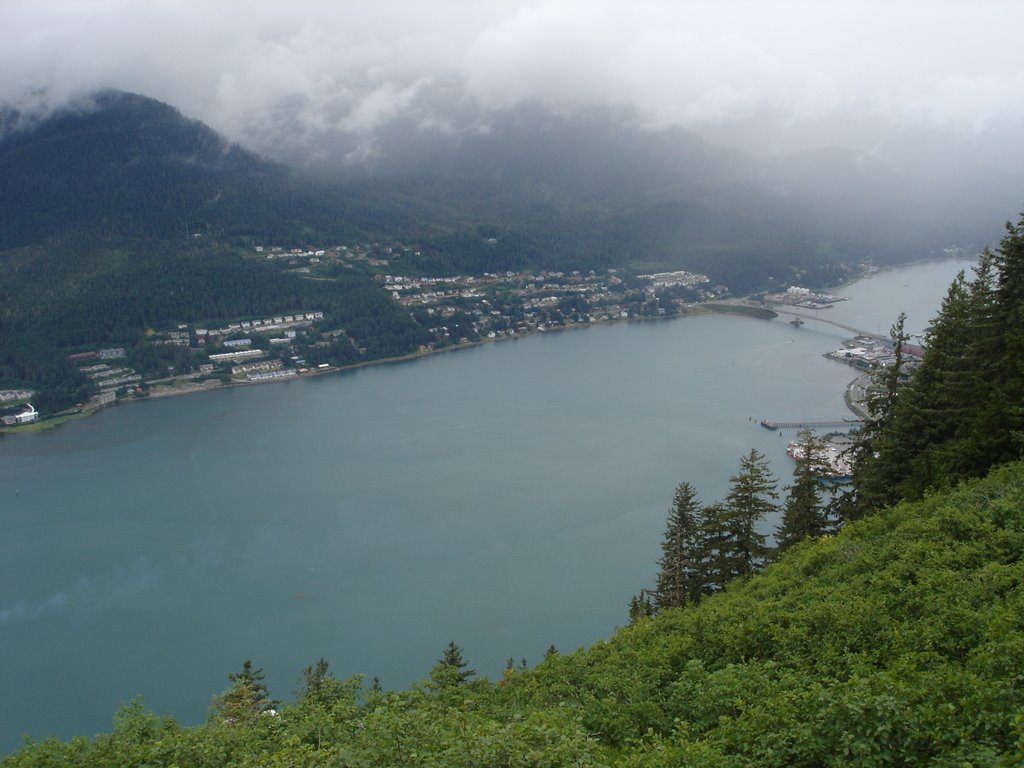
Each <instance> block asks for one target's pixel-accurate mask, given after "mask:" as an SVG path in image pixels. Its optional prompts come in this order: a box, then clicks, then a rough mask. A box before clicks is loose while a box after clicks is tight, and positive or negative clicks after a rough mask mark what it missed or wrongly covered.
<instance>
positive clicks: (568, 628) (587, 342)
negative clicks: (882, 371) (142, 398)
mask: <svg viewBox="0 0 1024 768" xmlns="http://www.w3.org/2000/svg"><path fill="white" fill-rule="evenodd" d="M962 266H964V263H956V262H950V261H947V262H929V263H922V264H917V265H913V266H909V267H904V268H900V269H897V270H892V271H887V272H883V273H881V274H879V275H876V276H874V277H872V278H870V279H867V280H862V281H859V282H857V283H854V284H852V285H850V286H847V287H845V288H843V289H837V292H838V293H841V294H843V295H847V296H849V297H850V300H849V301H847V302H843V303H842V304H839V305H837V306H835V307H834V308H832V309H829V310H822V312H823V313H825V312H827V313H831V315H830V316H831V317H834V318H836V319H837V320H840V321H841V322H844V323H847V324H850V325H853V326H856V327H863V328H865V330H872V331H879V330H880V331H881V332H883V333H884V332H885V330H886V329H887V328H888V326H889V324H891V322H892V320H893V319H894V318H895V316H896V314H897V313H898V312H899V311H900V310H906V311H907V312H908V314H909V320H908V328H910V329H912V330H921V329H923V328H924V326H925V325H926V324H927V322H928V319H929V318H930V317H931V315H933V314H934V310H935V309H936V308H937V307H938V305H939V301H940V299H941V297H942V295H943V294H944V293H945V288H946V287H947V286H948V284H949V282H950V280H951V279H952V278H953V276H954V275H955V273H956V271H957V270H958V269H959V268H961V267H962ZM823 316H824V315H823ZM846 335H848V334H844V332H842V331H840V330H839V329H836V328H831V327H829V326H827V325H825V324H822V323H814V322H808V323H807V324H805V325H804V326H803V327H801V328H796V327H794V326H792V325H789V324H788V323H786V322H785V321H784V320H783V319H777V320H774V321H761V320H753V319H748V318H743V317H732V316H701V317H691V318H681V319H675V320H667V321H657V322H643V323H622V324H614V325H606V326H599V327H594V328H589V329H585V330H577V331H566V332H561V333H554V334H547V335H535V336H531V337H529V338H524V339H518V340H515V341H506V342H501V343H497V344H488V345H484V346H480V347H475V348H472V349H467V350H460V351H457V352H453V353H449V354H441V355H435V356H432V357H428V358H423V359H419V360H416V361H412V362H407V363H401V364H395V365H382V366H376V367H371V368H365V369H361V370H357V371H353V372H349V373H343V374H338V375H334V376H325V377H318V378H314V379H310V380H297V381H289V382H284V383H278V384H270V385H261V386H253V387H246V388H238V389H231V390H222V391H213V392H207V393H202V394H196V395H191V396H186V397H180V398H170V399H164V400H159V401H152V402H146V403H139V404H133V405H128V406H121V407H116V408H111V409H108V410H106V411H104V412H101V413H100V414H98V415H96V416H94V417H92V418H90V419H87V420H83V421H79V422H73V423H68V424H66V425H64V426H62V427H60V428H58V429H54V430H50V431H46V432H42V433H38V434H32V435H21V436H17V437H7V438H5V439H2V440H0V690H2V691H3V692H4V695H3V696H2V697H0V752H6V751H8V750H10V749H12V748H14V747H15V746H17V744H18V743H19V739H20V735H21V734H23V733H27V734H29V735H31V736H33V737H42V736H45V735H47V734H51V733H53V734H56V735H59V736H61V737H68V736H70V735H72V734H79V733H80V734H92V733H95V732H97V731H100V730H108V729H109V727H110V718H111V716H112V715H113V713H114V711H115V710H116V709H117V707H118V706H119V705H120V704H121V703H123V702H125V701H127V700H129V699H131V698H133V697H136V696H139V695H142V696H144V701H145V703H146V704H147V706H149V707H150V708H151V709H153V710H155V711H157V712H158V713H160V714H170V715H174V716H175V717H177V718H178V719H180V720H182V721H184V722H189V723H191V722H198V721H201V720H202V719H203V718H204V717H205V715H206V712H207V708H208V706H209V702H210V697H211V696H212V695H213V694H215V693H217V692H218V691H220V690H222V689H223V688H225V687H226V686H227V684H228V683H227V678H226V675H227V673H228V672H231V671H235V670H237V669H238V668H240V666H241V663H242V661H243V660H245V659H247V658H251V659H252V660H253V661H254V663H255V664H256V665H257V666H261V667H263V668H264V669H265V670H266V673H267V680H268V682H269V684H270V686H271V690H272V692H273V693H274V694H275V695H276V696H277V697H278V698H284V699H289V698H290V697H291V692H292V690H293V689H294V688H296V687H297V684H298V679H299V676H300V672H301V670H302V668H303V667H304V666H305V665H307V664H310V663H313V662H315V661H316V660H317V659H318V658H319V657H320V656H324V657H326V658H327V659H328V661H329V662H330V663H331V667H332V670H333V671H334V672H335V674H337V675H339V676H347V675H349V674H356V673H363V674H365V675H367V677H370V676H374V675H376V676H379V677H380V678H381V680H382V682H383V683H384V685H385V686H389V687H404V686H406V685H408V684H409V683H410V682H412V681H414V680H417V679H420V678H423V677H425V676H426V675H427V674H428V673H429V670H430V668H431V666H432V665H433V663H434V661H435V660H436V659H437V658H438V656H439V655H440V653H441V650H442V649H443V647H444V645H445V644H447V642H448V641H449V640H455V641H456V642H457V643H459V645H461V646H462V647H463V648H464V651H465V655H466V657H467V658H468V659H469V660H470V661H471V662H472V663H473V665H474V666H475V668H476V669H477V670H478V671H479V672H480V673H481V674H485V675H488V676H490V677H492V678H494V677H495V676H497V675H498V674H499V673H500V670H501V668H502V666H503V661H504V659H506V658H507V657H509V656H513V657H515V658H517V659H518V658H520V657H526V658H527V660H528V661H529V662H530V663H533V662H536V661H538V660H539V659H540V657H541V656H542V654H543V652H544V650H545V649H546V648H547V647H548V646H549V645H550V644H555V645H556V646H557V647H558V648H560V649H561V650H563V651H566V650H572V649H574V648H576V647H578V646H580V645H585V644H589V643H592V642H594V641H595V640H598V639H601V638H604V637H607V636H608V635H610V634H611V633H612V631H613V630H614V628H615V627H616V626H617V625H621V624H623V623H625V621H626V609H627V604H628V601H629V597H630V596H631V595H632V594H634V593H635V592H637V591H638V590H639V589H640V588H641V587H644V586H648V585H649V584H650V583H651V580H652V577H653V573H654V570H655V561H656V559H657V557H658V553H659V551H658V546H659V540H660V536H661V532H662V528H663V524H664V519H665V510H666V509H667V507H668V504H669V502H670V501H671V497H672V491H673V488H674V487H675V485H676V484H677V483H679V482H680V481H682V480H689V481H691V482H692V483H693V484H694V485H695V486H696V487H697V489H698V490H699V492H700V494H701V497H702V499H703V500H704V501H706V502H710V501H713V500H715V499H718V498H720V497H721V496H722V495H723V494H724V492H725V489H726V487H727V485H728V479H729V476H730V474H732V473H733V472H735V470H736V467H737V465H738V461H739V458H740V456H742V455H743V454H745V453H746V452H748V451H749V450H750V449H751V448H757V449H759V450H761V451H764V452H765V453H766V454H767V455H768V456H769V458H770V460H771V462H772V466H773V468H774V470H775V472H776V474H777V475H778V476H779V477H780V478H782V480H783V482H785V481H786V480H788V477H789V472H790V471H791V464H790V460H789V459H788V457H787V456H786V455H785V443H786V441H787V438H789V437H791V434H789V435H780V434H777V433H773V432H769V431H767V430H765V429H762V428H761V427H759V426H758V424H757V420H758V419H761V418H772V419H775V420H798V419H815V420H818V419H841V418H844V417H848V416H849V415H850V414H849V413H848V411H847V410H846V408H845V405H844V403H843V391H844V388H845V385H846V384H847V382H848V381H849V380H850V379H851V378H853V371H852V370H851V369H849V368H846V367H844V366H843V365H840V364H838V363H835V362H831V361H829V360H826V359H825V358H824V357H822V354H823V353H824V352H827V351H829V350H830V349H832V348H834V347H836V346H838V344H839V343H840V342H841V340H842V339H843V338H844V337H845V336H846ZM773 526H774V521H771V522H769V523H767V524H766V530H771V528H772V527H773Z"/></svg>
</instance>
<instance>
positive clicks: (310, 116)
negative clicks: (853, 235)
mask: <svg viewBox="0 0 1024 768" xmlns="http://www.w3.org/2000/svg"><path fill="white" fill-rule="evenodd" d="M0 28H2V29H3V30H4V44H3V46H0V101H4V102H13V103H15V104H21V105H26V104H28V103H30V101H31V100H32V99H33V98H35V97H36V96H37V95H38V94H39V93H40V92H45V93H46V94H47V99H48V101H49V103H51V104H53V103H59V102H60V101H61V100H63V99H64V98H66V97H68V96H69V95H73V94H77V93H81V92H83V91H87V90H89V89H94V88H100V87H114V88H120V89H124V90H129V91H135V92H139V93H143V94H145V95H149V96H153V97H155V98H158V99H160V100H162V101H166V102H169V103H171V104H173V105H174V106H176V107H178V108H179V109H181V110H182V111H183V112H184V113H186V114H187V115H190V116H193V117H197V118H200V119H202V120H204V121H206V122H207V123H209V124H210V125H212V126H213V127H214V128H216V129H218V130H219V131H221V132H223V133H225V134H227V135H228V136H230V137H232V138H235V139H240V140H242V141H244V142H246V143H249V144H257V145H258V144H260V142H261V138H260V137H261V136H266V135H269V134H270V133H272V131H273V130H274V126H275V125H276V126H280V125H283V124H287V125H293V126H297V127H300V128H302V129H303V130H306V131H310V132H312V133H316V132H317V131H321V130H326V129H342V130H345V131H349V132H364V133H365V132H372V130H373V129H374V128H375V127H376V126H378V125H380V124H381V123H384V122H387V121H388V120H390V119H393V118H394V117H396V116H399V115H412V116H414V117H415V118H416V119H417V120H420V121H421V122H422V123H424V124H428V125H431V126H434V127H437V128H441V129H445V128H449V129H450V128H453V127H455V128H457V127H459V126H457V125H455V122H456V121H455V120H454V118H453V117H452V115H451V114H448V113H447V112H446V110H445V109H444V108H438V107H436V106H435V105H436V104H437V99H436V95H437V93H438V92H443V93H444V94H446V96H447V98H448V100H449V105H450V104H451V103H453V102H456V103H459V104H461V105H462V107H463V108H464V110H466V111H473V110H475V109H476V108H478V107H483V108H485V109H492V108H500V107H514V106H515V105H516V104H517V103H520V102H522V101H525V100H532V101H541V102H544V103H547V104H549V105H551V106H553V107H556V108H558V109H560V110H574V109H578V108H582V107H587V106H591V105H613V106H629V107H633V108H635V109H636V110H637V115H638V117H639V119H640V120H641V121H642V122H643V123H644V124H645V125H648V126H651V127H661V126H666V125H681V126H685V127H689V128H695V129H698V130H701V129H703V130H705V131H707V130H708V129H716V128H717V127H721V126H730V125H740V126H742V125H747V126H748V127H749V126H751V125H758V124H760V123H759V121H762V120H765V119H770V120H771V121H772V125H773V126H774V128H773V131H774V132H775V133H774V134H773V135H777V134H778V132H779V131H783V132H789V133H790V134H792V135H794V136H796V135H801V134H804V135H806V137H808V140H816V141H822V140H824V139H822V137H821V136H817V135H815V131H818V133H820V131H821V128H822V126H831V129H836V128H837V126H842V125H845V126H856V127H859V128H864V127H870V126H872V125H875V126H877V125H880V124H884V125H887V126H888V125H896V126H903V127H906V126H919V125H927V126H931V127H938V128H940V129H942V130H949V131H954V132H957V133H961V134H966V135H971V136H983V135H984V134H985V133H986V132H990V131H991V132H1000V131H1001V132H1003V133H1005V132H1006V131H1007V129H1008V128H1017V127H1020V126H1021V125H1024V53H1022V51H1024V45H1022V43H1021V35H1022V30H1024V2H1020V0H1004V1H999V0H969V1H964V2H942V0H928V1H924V0H921V1H920V2H901V0H865V1H864V2H847V1H845V0H835V1H832V0H829V1H827V2H826V1H825V0H818V1H816V2H810V1H808V2H772V1H771V0H716V1H715V2H693V1H692V0H674V1H673V2H643V0H537V1H536V2H512V1H510V0H466V1H461V0H370V1H369V2H368V1H367V0H359V2H350V1H349V0H335V1H334V2H330V1H328V0H324V1H323V2H313V1H311V0H287V2H285V1H282V0H278V1H276V2H269V1H268V0H245V1H244V2H242V1H239V2H227V1H225V0H203V1H202V2H199V1H194V0H178V1H177V2H174V1H171V0H0ZM766 135H767V134H766Z"/></svg>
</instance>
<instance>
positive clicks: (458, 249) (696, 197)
mask: <svg viewBox="0 0 1024 768" xmlns="http://www.w3.org/2000/svg"><path fill="white" fill-rule="evenodd" d="M465 120H466V123H467V124H468V125H470V127H467V128H464V129H463V130H449V131H438V130H435V129H432V128H429V127H428V128H424V127H423V126H420V125H417V124H416V123H415V122H414V121H412V120H409V119H397V120H395V121H393V122H391V123H388V124H387V125H385V126H383V127H380V128H379V129H378V130H377V132H376V133H375V134H374V135H373V142H372V151H370V152H368V153H367V154H366V155H365V156H364V157H362V159H361V161H360V162H357V163H355V162H352V160H351V158H352V153H353V152H354V151H355V149H354V147H355V145H354V144H352V143H349V144H346V143H345V141H346V139H347V140H348V141H349V142H351V141H353V137H351V136H346V135H343V134H341V133H338V132H335V133H331V132H327V133H325V134H324V136H322V137H321V141H322V146H323V147H326V148H327V151H326V155H325V158H322V162H321V163H320V165H319V172H320V173H322V174H328V175H330V176H331V177H332V178H334V179H341V180H342V181H341V183H342V185H343V187H344V188H345V189H346V191H347V194H348V195H349V196H350V197H353V198H354V197H359V198H361V199H363V200H364V201H369V200H374V201H375V205H374V207H375V208H376V209H377V210H384V209H386V207H387V205H388V201H389V200H391V201H392V202H394V201H398V200H402V201H403V202H402V205H401V206H400V210H401V211H403V212H404V213H406V214H408V219H407V221H409V222H410V223H413V224H415V225H416V229H415V230H414V231H415V232H416V238H417V239H418V240H419V241H422V242H423V244H424V246H425V248H424V251H425V253H427V254H429V255H428V260H427V261H426V262H424V264H423V266H424V268H427V269H434V268H450V269H463V270H466V269H473V268H477V269H479V268H481V267H483V268H487V265H488V259H494V260H495V261H494V263H493V264H491V266H492V267H493V268H505V267H509V268H511V267H517V266H523V265H530V264H534V265H538V264H539V265H542V266H562V267H570V266H571V267H573V268H586V267H604V266H624V265H631V266H635V267H642V268H645V269H646V268H662V267H664V268H669V267H684V268H694V269H699V270H700V271H705V272H708V273H709V274H711V275H712V276H713V277H715V278H716V279H717V280H718V281H720V282H725V283H728V284H730V285H732V286H734V287H735V288H737V289H740V290H744V289H749V288H754V287H758V286H760V285H762V284H763V283H764V282H765V280H766V278H767V277H769V276H771V277H773V278H774V279H775V280H776V281H780V282H781V281H785V280H788V279H793V278H794V277H795V276H796V275H798V274H803V275H808V276H811V278H812V279H815V280H819V281H822V280H826V281H827V280H828V279H830V277H831V276H832V275H833V274H834V272H835V270H836V265H837V264H838V263H841V262H845V263H851V262H856V261H861V260H863V259H866V258H873V259H876V260H878V261H897V260H906V259H909V258H920V257H921V256H923V255H926V254H927V253H928V252H929V251H933V250H935V249H937V248H941V247H944V246H945V245H948V244H949V240H947V239H946V238H947V233H945V232H941V231H937V230H936V228H935V225H934V221H933V220H925V219H924V218H923V217H922V215H921V210H920V209H921V207H922V206H920V205H918V203H917V194H918V191H917V185H915V184H914V183H913V180H910V179H907V178H905V177H902V176H900V175H899V174H898V173H896V172H895V171H893V170H892V169H890V168H888V167H887V166H885V165H884V164H883V163H881V162H880V161H879V160H878V159H876V158H873V157H871V156H868V155H865V154H863V153H856V152H854V151H852V150H846V149H843V148H833V149H826V150H820V151H815V152H804V153H799V154H794V155H786V156H777V157H759V156H755V155H752V154H749V153H744V152H740V151H737V150H731V149H725V148H723V147H719V146H716V145H715V144H713V143H711V142H709V141H706V140H705V139H702V138H700V137H699V136H697V135H696V134H694V133H692V132H689V131H685V130H682V129H678V128H673V129H668V130H659V131H655V130H644V129H642V128H640V127H638V126H637V124H636V123H635V121H634V120H631V119H630V116H629V115H628V114H626V113H622V112H617V111H614V110H603V111H602V110H593V111H590V112H588V113H585V114H577V115H558V114H554V113H552V112H550V111H547V110H545V109H542V108H540V107H537V106H529V107H521V108H518V109H514V110H511V109H510V110H505V111H502V112H498V113H491V114H489V115H487V116H484V115H478V116H477V117H476V120H475V122H474V120H472V119H469V118H466V119H465ZM332 157H333V158H334V160H332V159H331V158H332ZM499 235H501V236H499ZM492 237H493V238H496V239H497V240H498V244H497V246H495V245H494V244H493V243H492V244H490V245H489V246H485V244H484V243H485V241H486V240H487V239H489V238H492ZM510 242H511V243H514V245H510ZM506 246H507V247H506ZM744 261H746V262H749V263H750V264H752V265H753V266H754V268H753V269H744V268H742V267H741V266H740V265H741V263H742V262H744ZM762 262H763V263H764V265H765V266H764V268H760V267H758V266H757V265H758V264H759V263H762ZM772 267H773V268H772Z"/></svg>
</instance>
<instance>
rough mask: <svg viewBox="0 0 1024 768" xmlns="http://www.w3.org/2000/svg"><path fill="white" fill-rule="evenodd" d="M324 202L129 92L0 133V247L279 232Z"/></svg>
mask: <svg viewBox="0 0 1024 768" xmlns="http://www.w3.org/2000/svg"><path fill="white" fill-rule="evenodd" d="M16 121H17V116H13V117H12V116H10V115H8V119H7V120H6V121H5V122H6V123H7V124H11V123H15V122H16ZM333 205H334V203H329V202H328V201H327V200H326V199H325V198H324V197H323V196H322V194H321V192H320V190H319V189H318V188H317V187H316V186H315V185H311V184H302V183H300V181H299V180H298V179H297V178H296V177H295V175H294V174H293V173H291V172H290V171H289V170H287V169H286V168H284V167H283V166H280V165H277V164H274V163H270V162H268V161H265V160H262V159H260V158H258V157H257V156H256V155H254V154H252V153H251V152H248V151H247V150H245V149H243V148H241V147H239V146H238V145H235V144H230V143H228V142H227V141H226V140H225V139H223V138H222V137H221V136H219V135H218V134H216V133H215V132H214V131H212V130H211V129H210V128H208V127H207V126H205V125H203V124H202V123H199V122H197V121H194V120H189V119H187V118H185V117H183V116H182V115H181V114H180V113H179V112H178V111H177V110H175V109H173V108H172V107H169V106H167V105H165V104H162V103H160V102H157V101H154V100H152V99H148V98H146V97H143V96H138V95H134V94H127V93H121V92H115V91H108V92H104V93H101V94H98V95H96V96H95V97H94V98H93V99H92V101H91V103H89V104H88V105H83V106H81V107H79V108H67V109H64V110H62V111H60V112H58V113H56V114H54V115H53V116H51V117H50V118H48V119H46V120H44V121H42V122H39V123H37V124H34V125H28V126H24V127H21V128H20V129H14V130H8V131H7V132H6V135H4V136H3V138H2V139H0V249H5V248H11V247H18V246H23V245H28V244H32V243H35V242H38V241H40V240H42V239H44V238H52V237H61V236H64V235H66V234H68V233H70V232H75V233H89V234H91V235H94V236H98V237H125V236H127V237H157V238H171V239H184V238H186V237H188V236H189V235H192V234H195V233H199V234H211V233H212V234H217V235H229V236H245V237H261V236H262V237H268V238H275V237H276V238H281V239H289V238H294V237H296V236H298V235H300V234H301V233H303V232H304V231H306V230H308V229H309V228H310V223H311V222H313V223H315V224H317V225H322V224H323V222H324V221H328V220H335V221H336V220H337V217H334V216H332V214H333V213H334V209H333V208H332V206H333Z"/></svg>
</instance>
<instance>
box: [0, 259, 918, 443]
mask: <svg viewBox="0 0 1024 768" xmlns="http://www.w3.org/2000/svg"><path fill="white" fill-rule="evenodd" d="M924 261H935V259H923V260H921V261H920V262H915V263H921V262H924ZM894 268H895V267H894ZM865 277H866V275H861V276H859V277H858V278H856V279H855V280H854V282H855V281H856V280H862V279H864V278H865ZM714 314H718V315H724V314H730V315H738V316H742V317H750V318H753V319H757V320H774V319H776V318H778V317H779V313H778V312H776V311H775V310H773V309H771V308H770V307H765V306H763V305H760V304H752V303H750V298H749V297H742V298H737V299H727V300H724V301H718V302H708V303H706V304H691V305H685V306H684V307H683V308H682V310H681V311H680V312H678V313H676V314H673V315H664V316H658V317H629V318H624V317H614V318H610V319H608V320H599V321H597V322H592V323H574V324H572V325H563V326H559V327H556V328H552V329H548V330H544V331H531V332H529V333H520V334H516V335H514V336H499V337H496V338H493V339H491V338H482V339H478V340H476V341H467V342H463V343H459V344H452V345H450V346H447V347H442V348H440V349H432V350H427V351H416V352H409V353H407V354H404V355H395V356H393V357H383V358H380V359H378V360H363V361H360V362H358V363H352V364H350V365H343V366H331V367H330V368H327V369H324V370H320V369H316V368H314V369H310V370H308V371H306V372H305V373H302V374H299V375H298V376H295V377H288V378H279V379H265V380H260V381H230V382H224V381H221V380H220V379H206V380H204V381H202V382H198V381H196V380H195V378H193V377H192V376H182V377H176V378H174V379H172V380H169V379H160V380H158V381H156V382H153V383H149V384H147V386H148V387H149V391H148V392H147V394H145V395H143V396H141V397H132V398H130V399H126V400H119V401H115V402H113V403H110V404H108V405H102V406H98V407H92V408H88V407H84V408H80V409H75V410H73V411H65V412H63V413H59V414H57V415H55V416H53V417H50V418H47V419H42V420H40V421H36V422H32V423H31V424H22V425H18V426H13V427H0V435H16V434H24V433H30V432H41V431H44V430H48V429H53V428H55V427H58V426H60V425H61V424H63V423H65V422H67V421H71V420H75V419H80V418H85V417H87V416H92V415H93V414H95V413H97V412H99V411H103V410H106V409H107V408H111V407H114V406H118V405H128V404H130V403H138V402H145V401H147V400H154V399H157V400H158V399H164V398H168V397H180V396H183V395H192V394H196V393H199V392H212V391H215V390H220V389H230V388H235V387H249V386H254V385H261V384H275V383H278V382H281V381H294V380H295V379H296V378H298V379H306V378H312V377H315V376H325V375H330V374H336V373H345V372H349V371H356V370H359V369H361V368H368V367H370V366H377V365H395V364H398V363H406V362H410V361H413V360H419V359H422V358H426V357H431V356H434V355H438V354H443V353H447V352H455V351H458V350H463V349H470V348H472V347H479V346H483V345H484V344H490V343H496V342H503V341H515V340H517V339H521V338H527V337H530V336H537V335H542V334H547V333H559V332H562V331H574V330H582V329H586V328H592V327H594V326H602V325H612V324H617V323H623V322H625V323H645V322H657V321H662V320H677V319H681V318H686V317H698V316H701V315H714ZM168 381H173V382H174V383H173V384H170V385H163V384H161V382H168ZM855 382H856V380H854V381H853V382H851V383H850V385H848V386H847V390H846V396H845V399H846V401H847V406H848V407H849V409H850V410H851V411H852V412H853V413H855V414H858V415H860V414H859V412H858V410H857V409H856V408H855V407H854V405H852V404H851V402H850V399H849V390H850V387H851V386H852V385H853V384H854V383H855Z"/></svg>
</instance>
